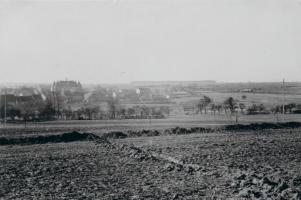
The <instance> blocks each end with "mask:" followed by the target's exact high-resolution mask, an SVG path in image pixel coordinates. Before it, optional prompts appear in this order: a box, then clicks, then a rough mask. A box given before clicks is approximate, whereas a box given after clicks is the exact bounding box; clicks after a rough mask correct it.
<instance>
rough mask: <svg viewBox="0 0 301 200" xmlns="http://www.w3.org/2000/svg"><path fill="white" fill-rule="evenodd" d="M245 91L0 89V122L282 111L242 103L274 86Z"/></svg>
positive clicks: (185, 86) (177, 85)
mask: <svg viewBox="0 0 301 200" xmlns="http://www.w3.org/2000/svg"><path fill="white" fill-rule="evenodd" d="M247 86H248V85H246V84H245V85H241V84H235V85H231V84H223V85H221V84H216V83H215V82H214V81H203V82H161V83H152V82H134V83H131V84H125V85H92V86H91V85H89V86H83V85H82V83H81V82H80V81H74V80H59V81H54V82H53V83H52V84H38V85H26V86H25V85H18V86H6V87H3V86H2V87H1V88H0V117H1V119H0V120H1V121H2V122H4V121H5V122H20V121H46V120H101V119H150V118H156V119H161V118H166V117H170V116H173V115H179V114H182V115H187V114H188V115H189V114H195V113H197V114H198V113H211V114H216V113H221V112H224V113H227V112H230V113H231V112H238V111H240V112H241V113H244V114H252V113H253V114H258V113H259V114H260V113H261V114H264V113H265V114H268V113H275V112H278V113H280V112H281V111H282V110H281V109H283V108H282V107H281V102H280V103H279V105H275V106H274V107H270V108H269V109H267V108H266V106H265V105H263V104H251V105H249V104H248V101H247V100H248V97H247V96H248V94H255V93H268V92H269V91H271V90H272V89H271V88H273V89H275V87H274V86H273V87H271V86H270V85H269V84H265V85H264V84H263V85H260V87H259V85H258V84H255V85H251V86H252V87H247ZM291 88H293V89H295V88H297V87H291ZM276 89H277V87H276ZM276 89H275V91H281V88H278V90H276ZM299 89H300V87H299ZM204 91H205V92H204ZM217 91H218V92H220V93H221V94H223V93H225V92H226V93H235V94H238V95H236V96H238V97H237V98H232V97H230V96H229V98H225V99H222V100H219V101H216V99H213V98H212V97H211V96H210V95H211V93H212V94H214V92H217ZM300 91H301V90H300ZM293 92H294V93H295V91H293ZM204 93H206V95H204ZM208 94H210V95H208ZM280 94H281V93H280ZM231 98H232V99H231ZM232 104H233V105H232ZM282 106H283V105H282ZM285 112H291V113H293V112H294V113H298V112H301V106H300V105H299V104H294V103H290V104H287V105H285Z"/></svg>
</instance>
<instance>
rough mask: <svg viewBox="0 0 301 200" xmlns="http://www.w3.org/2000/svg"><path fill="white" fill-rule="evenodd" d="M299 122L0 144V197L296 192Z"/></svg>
mask: <svg viewBox="0 0 301 200" xmlns="http://www.w3.org/2000/svg"><path fill="white" fill-rule="evenodd" d="M300 155H301V134H300V129H282V130H263V131H247V132H246V131H245V132H233V133H229V132H228V133H226V132H222V133H202V134H190V135H173V136H156V137H136V138H126V139H111V140H110V143H107V142H101V141H100V142H95V141H89V142H87V141H85V142H72V143H52V144H41V145H23V146H20V145H13V146H0V179H1V182H0V199H251V198H252V199H301V173H300V172H301V157H300Z"/></svg>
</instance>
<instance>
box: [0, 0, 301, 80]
mask: <svg viewBox="0 0 301 200" xmlns="http://www.w3.org/2000/svg"><path fill="white" fill-rule="evenodd" d="M300 20H301V0H98V1H96V0H94V1H83V0H82V1H79V0H76V1H72V2H71V0H69V1H67V0H64V1H58V0H56V1H51V2H50V1H46V0H42V1H39V2H38V1H25V0H19V1H16V0H0V82H52V81H54V80H59V79H65V78H68V79H75V80H80V81H82V82H84V83H120V82H130V81H139V80H141V81H150V80H152V81H162V80H217V81H230V82H236V81H280V80H281V79H282V78H286V79H287V80H290V81H301V21H300Z"/></svg>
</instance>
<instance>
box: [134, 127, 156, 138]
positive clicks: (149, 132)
mask: <svg viewBox="0 0 301 200" xmlns="http://www.w3.org/2000/svg"><path fill="white" fill-rule="evenodd" d="M128 135H129V136H130V137H141V136H149V137H151V136H158V135H161V133H160V132H159V131H158V130H145V129H143V130H139V131H128Z"/></svg>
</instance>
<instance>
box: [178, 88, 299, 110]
mask: <svg viewBox="0 0 301 200" xmlns="http://www.w3.org/2000/svg"><path fill="white" fill-rule="evenodd" d="M202 95H206V96H208V97H210V98H212V99H213V102H214V103H223V102H224V101H225V99H227V98H228V97H233V98H234V99H236V100H238V101H239V102H241V103H244V104H245V105H246V106H247V107H248V106H251V105H252V104H264V105H265V106H266V107H267V108H271V107H274V106H276V105H282V102H283V96H282V94H269V93H239V92H235V93H228V92H209V91H208V92H203V93H202ZM243 95H245V96H246V97H247V98H246V99H242V96H243ZM200 98H202V96H200V97H186V98H178V99H176V100H175V101H176V102H177V103H178V104H181V103H182V104H185V103H188V104H189V103H190V104H192V105H193V104H195V105H197V101H198V100H199V99H200ZM285 102H286V103H287V104H288V103H296V104H301V95H300V94H287V95H285Z"/></svg>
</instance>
